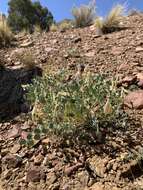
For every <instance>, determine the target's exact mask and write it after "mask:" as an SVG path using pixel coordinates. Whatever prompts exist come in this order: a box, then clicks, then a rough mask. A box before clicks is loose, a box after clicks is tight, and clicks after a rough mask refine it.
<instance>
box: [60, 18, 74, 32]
mask: <svg viewBox="0 0 143 190" xmlns="http://www.w3.org/2000/svg"><path fill="white" fill-rule="evenodd" d="M58 27H59V30H60V31H66V30H68V29H71V28H73V23H72V21H71V20H68V19H65V20H63V21H62V22H60V23H58Z"/></svg>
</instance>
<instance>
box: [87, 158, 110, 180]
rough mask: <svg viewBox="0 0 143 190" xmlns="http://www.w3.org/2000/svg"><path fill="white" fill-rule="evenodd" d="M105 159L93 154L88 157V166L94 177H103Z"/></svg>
mask: <svg viewBox="0 0 143 190" xmlns="http://www.w3.org/2000/svg"><path fill="white" fill-rule="evenodd" d="M107 162H108V160H107V159H105V158H104V159H101V158H100V157H99V156H94V157H93V158H90V159H88V161H87V164H88V167H89V168H90V169H91V170H92V171H93V175H94V177H96V176H98V177H104V174H105V172H106V167H105V165H106V164H107Z"/></svg>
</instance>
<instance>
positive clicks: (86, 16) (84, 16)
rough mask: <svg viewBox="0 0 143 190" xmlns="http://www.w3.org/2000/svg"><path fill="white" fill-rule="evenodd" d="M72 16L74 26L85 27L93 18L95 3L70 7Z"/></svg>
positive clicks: (91, 22)
mask: <svg viewBox="0 0 143 190" xmlns="http://www.w3.org/2000/svg"><path fill="white" fill-rule="evenodd" d="M72 14H73V16H74V24H75V26H76V27H86V26H90V25H91V24H93V22H94V19H95V3H94V2H92V3H89V5H81V6H80V7H74V8H73V9H72Z"/></svg>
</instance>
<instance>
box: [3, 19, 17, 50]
mask: <svg viewBox="0 0 143 190" xmlns="http://www.w3.org/2000/svg"><path fill="white" fill-rule="evenodd" d="M13 38H14V36H13V34H12V31H11V29H10V27H9V26H8V24H7V20H6V18H3V17H2V16H1V17H0V47H3V46H8V45H10V44H11V41H12V40H13Z"/></svg>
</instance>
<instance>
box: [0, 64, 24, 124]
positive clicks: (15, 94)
mask: <svg viewBox="0 0 143 190" xmlns="http://www.w3.org/2000/svg"><path fill="white" fill-rule="evenodd" d="M23 103H24V99H23V89H22V87H21V85H20V83H19V82H18V81H17V79H16V78H15V74H14V73H13V71H12V70H10V69H6V68H4V67H2V66H0V120H2V119H4V118H7V117H9V116H11V115H13V114H17V113H19V112H21V106H22V105H23Z"/></svg>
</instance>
